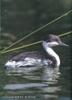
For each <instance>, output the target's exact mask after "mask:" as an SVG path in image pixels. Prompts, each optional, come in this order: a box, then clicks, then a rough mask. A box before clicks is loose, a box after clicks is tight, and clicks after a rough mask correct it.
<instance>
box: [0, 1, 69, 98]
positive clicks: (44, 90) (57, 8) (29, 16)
mask: <svg viewBox="0 0 72 100" xmlns="http://www.w3.org/2000/svg"><path fill="white" fill-rule="evenodd" d="M70 6H71V0H68V1H65V0H62V1H61V0H56V1H53V0H48V1H47V0H24V1H22V0H21V1H20V0H15V1H14V0H6V1H5V0H3V1H2V2H1V18H0V20H1V27H0V30H1V31H0V37H1V39H0V50H3V49H4V48H5V47H7V46H9V45H11V44H12V43H13V42H15V41H17V40H19V39H20V38H22V37H23V36H25V35H26V34H27V33H30V32H31V31H33V30H35V29H37V28H39V27H40V26H43V25H45V24H47V23H48V22H50V21H51V20H53V19H55V18H57V17H59V16H60V15H62V14H63V13H65V12H67V11H69V9H71V8H70ZM70 30H71V16H70V15H69V16H67V17H64V18H63V19H61V20H60V21H58V22H56V23H54V24H52V25H50V26H48V27H46V28H45V29H43V30H41V31H40V32H37V33H36V34H34V35H33V36H31V37H29V38H27V40H24V41H22V42H21V43H19V44H17V45H16V46H14V47H18V46H20V45H23V44H27V43H31V42H34V41H38V40H41V39H43V38H44V37H46V36H47V35H48V34H49V33H53V34H57V35H59V34H61V33H65V32H67V31H70ZM61 39H62V41H63V42H65V43H66V44H68V45H69V47H56V48H54V49H55V51H56V52H57V53H58V55H59V56H60V59H61V65H60V68H59V72H60V74H59V75H57V74H56V76H55V77H54V78H53V76H51V77H50V78H51V80H50V79H49V77H48V75H49V73H48V71H49V69H44V68H40V69H38V70H36V71H33V72H30V73H25V72H24V70H23V69H15V70H10V71H7V70H6V69H5V68H4V64H5V63H6V61H7V60H8V59H9V58H10V57H11V56H13V55H16V54H18V53H20V52H23V51H32V50H38V49H41V45H34V46H31V47H28V48H24V49H21V50H17V51H14V52H10V53H6V54H2V55H0V96H1V97H0V100H13V99H15V100H22V99H23V100H71V98H70V97H71V95H70V94H71V89H70V86H71V82H70V81H71V78H70V72H71V65H70V62H71V58H70V48H71V35H67V36H65V37H62V38H61ZM10 84H12V85H14V84H15V87H16V86H17V85H18V84H19V86H22V85H23V88H19V86H18V88H19V89H17V90H15V89H13V90H12V89H5V87H6V86H9V85H10ZM12 88H14V86H12Z"/></svg>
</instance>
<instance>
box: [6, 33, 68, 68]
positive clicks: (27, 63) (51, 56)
mask: <svg viewBox="0 0 72 100" xmlns="http://www.w3.org/2000/svg"><path fill="white" fill-rule="evenodd" d="M58 45H60V46H68V45H66V44H64V43H63V42H62V41H61V40H60V38H59V37H58V36H56V35H53V34H49V36H48V38H47V39H46V40H43V41H42V47H43V49H44V53H41V52H39V51H31V52H24V53H21V54H19V55H17V56H15V57H13V58H12V59H10V60H8V61H7V62H6V64H5V67H6V68H20V67H26V68H29V67H35V66H53V67H59V66H60V58H59V56H58V54H57V53H56V52H55V51H54V50H53V48H52V47H54V46H58Z"/></svg>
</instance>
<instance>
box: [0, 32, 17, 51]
mask: <svg viewBox="0 0 72 100" xmlns="http://www.w3.org/2000/svg"><path fill="white" fill-rule="evenodd" d="M0 37H1V40H0V50H1V49H3V48H5V47H7V46H9V45H11V44H12V43H13V41H15V39H16V37H15V36H14V35H12V34H10V33H2V34H1V35H0Z"/></svg>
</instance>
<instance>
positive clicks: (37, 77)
mask: <svg viewBox="0 0 72 100" xmlns="http://www.w3.org/2000/svg"><path fill="white" fill-rule="evenodd" d="M64 51H65V50H63V52H64ZM67 51H69V49H67ZM69 57H70V56H69V53H68V54H67V55H66V53H64V54H63V56H61V59H63V61H62V60H61V61H62V64H61V66H60V69H59V70H58V72H56V69H51V68H48V67H47V66H45V67H43V68H42V67H40V68H37V67H34V68H33V67H32V68H31V69H28V68H18V69H10V70H6V69H5V68H4V63H5V62H6V59H7V58H4V57H3V59H5V61H4V62H3V63H2V65H1V67H2V69H1V71H0V95H1V96H2V95H3V96H2V98H1V99H4V97H6V98H7V100H8V99H9V96H13V97H12V98H15V96H22V97H16V98H19V99H20V98H25V99H26V98H27V99H31V100H32V99H33V100H34V99H35V100H37V99H38V100H48V99H49V100H70V92H71V91H70V63H69V62H70V58H69ZM25 96H27V97H25Z"/></svg>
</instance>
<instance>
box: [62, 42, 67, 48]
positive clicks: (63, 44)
mask: <svg viewBox="0 0 72 100" xmlns="http://www.w3.org/2000/svg"><path fill="white" fill-rule="evenodd" d="M60 45H61V46H67V47H68V46H69V45H67V44H65V43H63V42H61V43H60Z"/></svg>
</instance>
